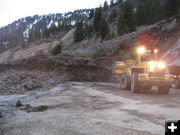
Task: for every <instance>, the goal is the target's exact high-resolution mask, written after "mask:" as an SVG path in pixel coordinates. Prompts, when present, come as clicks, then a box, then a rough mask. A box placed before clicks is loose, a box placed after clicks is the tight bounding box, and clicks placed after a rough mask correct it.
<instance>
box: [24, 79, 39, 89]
mask: <svg viewBox="0 0 180 135" xmlns="http://www.w3.org/2000/svg"><path fill="white" fill-rule="evenodd" d="M41 87H42V84H41V83H40V82H38V81H31V80H30V81H28V82H26V84H24V88H25V89H26V90H35V89H37V88H41Z"/></svg>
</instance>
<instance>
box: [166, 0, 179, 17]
mask: <svg viewBox="0 0 180 135" xmlns="http://www.w3.org/2000/svg"><path fill="white" fill-rule="evenodd" d="M164 7H165V15H166V16H167V17H170V16H173V15H177V14H178V12H179V10H180V1H179V0H165V5H164Z"/></svg>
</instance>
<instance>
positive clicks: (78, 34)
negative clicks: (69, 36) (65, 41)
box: [74, 21, 84, 42]
mask: <svg viewBox="0 0 180 135" xmlns="http://www.w3.org/2000/svg"><path fill="white" fill-rule="evenodd" d="M83 39H84V30H83V22H82V21H81V22H79V23H77V26H76V30H75V32H74V42H79V41H81V40H83Z"/></svg>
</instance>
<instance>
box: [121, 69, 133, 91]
mask: <svg viewBox="0 0 180 135" xmlns="http://www.w3.org/2000/svg"><path fill="white" fill-rule="evenodd" d="M119 82H120V88H121V89H122V90H130V89H131V80H130V77H129V75H128V73H126V72H125V73H124V74H122V75H121V76H120V78H119Z"/></svg>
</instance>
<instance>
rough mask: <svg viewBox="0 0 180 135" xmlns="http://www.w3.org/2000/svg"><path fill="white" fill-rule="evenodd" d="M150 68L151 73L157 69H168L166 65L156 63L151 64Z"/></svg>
mask: <svg viewBox="0 0 180 135" xmlns="http://www.w3.org/2000/svg"><path fill="white" fill-rule="evenodd" d="M148 66H149V70H150V71H151V72H154V71H155V69H156V68H158V69H164V68H165V67H166V65H165V64H164V63H163V62H156V61H151V62H149V63H148Z"/></svg>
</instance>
